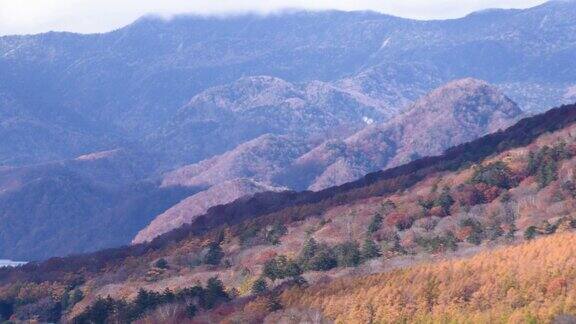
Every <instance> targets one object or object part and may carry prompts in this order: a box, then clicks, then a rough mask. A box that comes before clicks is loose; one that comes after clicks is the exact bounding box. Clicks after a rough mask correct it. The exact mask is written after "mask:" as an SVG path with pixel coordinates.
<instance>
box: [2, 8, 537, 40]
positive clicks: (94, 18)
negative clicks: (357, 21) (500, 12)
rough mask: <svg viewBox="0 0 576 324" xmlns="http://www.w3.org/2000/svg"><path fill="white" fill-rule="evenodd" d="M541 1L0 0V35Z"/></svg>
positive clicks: (430, 15)
mask: <svg viewBox="0 0 576 324" xmlns="http://www.w3.org/2000/svg"><path fill="white" fill-rule="evenodd" d="M543 2H545V1H543V0H465V1H462V0H316V1H314V2H312V1H310V0H17V1H15V0H0V35H8V34H26V33H39V32H46V31H50V30H56V31H74V32H83V33H91V32H104V31H109V30H112V29H115V28H119V27H121V26H124V25H126V24H129V23H130V22H131V21H133V20H135V19H137V18H138V17H141V16H143V15H146V14H151V13H155V14H160V15H163V16H170V15H174V14H180V13H196V14H205V15H226V14H238V13H244V12H257V13H263V14H265V13H270V12H276V11H280V10H282V9H287V8H291V9H310V10H322V9H339V10H374V11H379V12H382V13H388V14H393V15H397V16H402V17H408V18H416V19H438V18H456V17H461V16H464V15H466V14H468V13H470V12H473V11H476V10H481V9H486V8H527V7H531V6H535V5H538V4H541V3H543Z"/></svg>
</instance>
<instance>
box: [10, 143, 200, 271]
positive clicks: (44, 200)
mask: <svg viewBox="0 0 576 324" xmlns="http://www.w3.org/2000/svg"><path fill="white" fill-rule="evenodd" d="M153 161H154V160H153V159H152V158H151V157H150V156H147V155H145V154H142V153H140V152H127V151H119V150H117V151H108V152H100V153H96V154H90V155H85V156H81V157H78V158H76V159H72V160H67V161H60V162H53V163H46V164H38V165H34V166H25V167H17V168H1V169H0V223H1V224H2V226H0V251H2V252H1V253H2V257H3V258H10V259H15V260H38V259H44V258H48V257H50V256H63V255H68V254H71V253H80V252H88V251H94V250H97V249H101V248H107V247H113V246H119V245H123V244H127V243H129V242H130V240H131V239H132V237H134V235H136V234H137V233H138V231H139V230H140V229H142V228H143V227H144V226H146V225H148V223H149V222H150V221H151V220H152V219H154V217H155V216H156V215H158V214H160V213H162V212H164V211H165V210H166V209H168V208H170V207H171V206H173V205H174V204H176V203H178V202H179V201H180V200H182V199H183V198H185V197H187V196H188V195H190V194H193V193H195V192H197V191H198V189H196V188H190V187H189V188H186V189H183V188H179V187H171V188H160V186H159V184H158V183H157V182H155V181H153V179H148V178H147V177H148V174H149V172H150V170H151V168H152V167H153V165H154V163H153Z"/></svg>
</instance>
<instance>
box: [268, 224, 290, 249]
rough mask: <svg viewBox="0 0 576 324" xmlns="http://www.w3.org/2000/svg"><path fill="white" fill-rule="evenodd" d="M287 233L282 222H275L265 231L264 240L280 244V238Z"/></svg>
mask: <svg viewBox="0 0 576 324" xmlns="http://www.w3.org/2000/svg"><path fill="white" fill-rule="evenodd" d="M286 233H288V229H287V228H286V226H284V224H282V223H279V222H276V223H274V225H272V227H271V228H270V229H269V230H268V231H267V232H266V238H265V239H266V242H267V243H268V244H272V245H278V244H280V238H281V237H282V236H284V235H286Z"/></svg>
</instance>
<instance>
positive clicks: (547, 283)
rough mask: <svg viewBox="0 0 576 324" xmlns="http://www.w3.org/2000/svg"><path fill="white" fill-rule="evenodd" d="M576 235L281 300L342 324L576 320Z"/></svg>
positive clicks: (321, 288) (322, 287)
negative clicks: (562, 317) (568, 316)
mask: <svg viewBox="0 0 576 324" xmlns="http://www.w3.org/2000/svg"><path fill="white" fill-rule="evenodd" d="M575 242H576V234H574V233H561V234H556V235H552V236H548V237H544V238H541V239H537V240H534V241H531V242H528V243H525V244H522V245H518V246H513V247H507V248H501V249H498V250H494V251H486V252H483V253H481V254H478V255H476V256H474V257H472V258H469V259H462V260H451V261H443V262H441V263H431V264H426V265H421V266H416V267H413V268H408V269H403V270H397V271H394V272H390V273H384V274H377V275H371V276H366V277H361V278H346V279H341V280H337V281H335V282H332V283H329V284H326V285H320V286H313V287H310V288H307V289H301V288H294V289H291V290H289V291H286V292H285V293H284V294H283V295H282V303H283V305H285V306H289V307H302V306H306V307H310V308H317V309H319V310H321V311H322V312H323V313H324V314H325V316H327V317H328V318H330V319H333V320H334V321H335V322H336V323H543V322H544V323H545V322H551V321H552V320H553V319H554V317H555V316H557V315H559V314H576V244H574V243H575Z"/></svg>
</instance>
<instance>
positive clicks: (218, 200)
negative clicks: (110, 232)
mask: <svg viewBox="0 0 576 324" xmlns="http://www.w3.org/2000/svg"><path fill="white" fill-rule="evenodd" d="M283 190H286V189H285V188H278V187H272V186H270V185H266V184H263V183H258V182H255V181H254V180H250V179H234V180H228V181H224V182H221V183H218V184H215V185H213V186H212V187H210V188H209V189H207V190H205V191H201V192H199V193H197V194H194V195H192V196H189V197H187V198H186V199H184V200H182V201H181V202H179V203H178V204H176V205H174V206H172V207H170V209H168V210H167V211H165V212H164V213H162V214H160V215H158V216H157V217H155V218H154V220H152V222H150V224H148V225H147V226H146V227H145V228H144V229H142V230H141V231H140V232H138V234H137V235H136V237H135V238H134V240H132V243H134V244H138V243H143V242H149V241H152V240H153V239H154V238H156V237H157V236H160V235H162V234H164V233H167V232H169V231H171V230H174V229H176V228H179V227H180V226H182V225H184V224H190V223H192V222H193V221H194V220H195V218H196V217H197V216H200V215H203V214H205V213H206V212H207V211H208V209H209V208H210V207H214V206H218V205H224V204H228V203H231V202H233V201H235V200H237V199H240V198H243V199H248V198H249V197H250V196H251V195H253V194H255V193H258V192H264V191H269V192H273V191H283Z"/></svg>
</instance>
